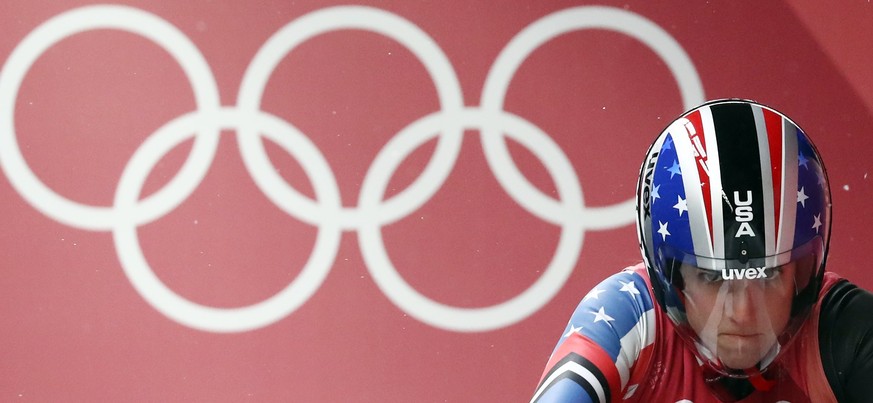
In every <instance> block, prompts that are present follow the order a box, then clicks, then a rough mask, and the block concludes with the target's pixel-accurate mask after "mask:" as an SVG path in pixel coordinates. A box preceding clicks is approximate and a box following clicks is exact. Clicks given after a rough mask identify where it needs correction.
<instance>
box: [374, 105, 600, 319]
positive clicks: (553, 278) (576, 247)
mask: <svg viewBox="0 0 873 403" xmlns="http://www.w3.org/2000/svg"><path fill="white" fill-rule="evenodd" d="M447 120H452V121H455V122H462V123H463V124H464V126H465V128H483V127H488V126H490V125H497V126H500V127H511V128H512V130H513V131H511V132H510V133H509V135H510V136H511V137H512V138H513V139H515V140H517V141H518V142H519V143H521V144H524V145H525V146H527V147H528V148H529V149H531V150H532V151H534V153H535V154H536V156H537V157H539V159H540V161H541V162H542V163H543V165H544V166H546V168H547V170H548V171H549V172H555V171H557V172H563V173H564V176H563V177H567V175H568V173H569V172H572V166H570V165H569V164H568V163H567V160H566V158H556V157H555V156H556V155H563V153H562V152H561V151H560V148H558V147H557V145H556V144H555V143H554V142H552V141H551V139H550V138H549V137H548V135H546V134H545V133H544V132H542V131H541V130H540V129H539V128H538V127H536V126H534V125H533V124H531V123H530V122H528V121H526V120H524V119H521V118H520V117H518V116H515V115H512V114H509V113H499V114H488V113H481V110H479V109H474V108H468V109H466V110H465V111H464V112H463V113H460V114H457V115H456V116H450V117H448V118H446V117H444V116H440V114H432V115H429V116H428V117H425V118H423V119H420V120H419V121H417V122H416V123H414V124H412V125H410V126H409V127H407V128H406V129H404V130H403V131H401V132H400V133H399V134H398V135H397V136H395V137H394V138H393V139H392V141H391V142H389V144H388V145H386V146H385V148H383V149H382V151H381V152H380V153H379V156H380V157H384V158H378V159H377V161H376V162H374V164H373V165H374V167H375V166H380V165H384V168H382V169H372V170H371V171H370V172H382V171H385V172H388V171H389V170H392V171H393V170H394V168H396V165H397V164H399V163H400V162H402V159H396V160H394V161H390V160H389V159H390V158H392V157H395V156H397V155H408V154H409V153H408V151H411V150H413V149H415V148H416V147H417V146H419V145H421V144H423V143H424V142H426V141H427V140H429V139H430V136H433V135H435V133H438V131H439V129H440V123H442V122H445V121H447ZM515 131H518V133H515ZM407 137H410V138H411V139H407ZM401 147H402V148H404V150H400V151H399V150H394V148H401ZM403 151H405V152H406V153H405V154H404V153H403ZM383 159H384V160H385V161H383ZM554 177H555V175H553V178H554ZM389 179H390V177H389V176H387V175H386V176H384V177H382V178H378V179H372V178H371V176H370V175H368V177H367V179H366V180H365V182H364V185H363V186H362V190H361V205H366V204H372V203H377V202H378V201H379V200H380V199H381V195H382V194H384V191H385V189H386V187H387V185H388V180H389ZM556 179H558V178H556ZM556 183H557V185H558V187H559V188H560V190H561V192H560V193H572V191H570V190H568V189H566V188H565V187H566V186H569V187H570V188H571V189H573V188H575V189H574V190H578V182H576V183H573V182H566V181H560V180H557V181H556ZM576 193H577V194H578V193H579V192H578V191H577V192H576ZM380 228H381V227H380V226H379V225H378V223H364V224H363V225H362V226H361V228H359V229H358V235H359V236H358V239H359V244H360V246H361V253H362V255H363V257H364V261H365V262H366V266H367V268H368V269H369V270H370V274H371V275H372V276H373V280H374V281H375V282H376V284H377V285H378V286H379V288H380V289H381V290H382V292H383V293H384V294H385V295H386V296H387V297H388V298H389V299H390V300H391V301H392V302H393V303H394V304H395V305H397V306H398V307H400V308H401V309H402V310H403V311H404V312H407V313H409V314H410V315H412V316H413V317H415V318H417V319H418V320H420V321H422V322H425V323H427V324H430V325H431V326H434V327H438V328H441V329H446V330H452V331H458V332H475V331H486V330H493V329H497V328H501V327H504V326H508V325H510V324H513V323H516V322H518V321H520V320H522V319H524V318H526V317H527V316H529V315H531V314H533V313H534V312H536V311H537V310H539V308H541V307H542V306H543V305H544V304H545V303H547V302H548V301H549V300H551V298H552V297H553V296H554V295H555V294H556V293H557V292H558V291H559V290H560V288H561V286H563V284H564V283H565V282H566V280H567V278H568V277H569V276H570V274H571V273H572V271H573V267H574V265H575V263H576V259H577V257H578V255H579V251H580V250H581V248H582V240H583V236H584V230H583V228H582V226H581V225H580V223H579V222H573V221H568V222H565V223H563V225H562V228H561V236H560V240H559V243H558V247H557V249H556V252H555V255H554V256H553V258H552V260H551V262H549V265H548V267H547V268H546V269H545V270H544V271H543V274H542V275H540V277H539V278H538V279H537V280H536V281H535V282H534V283H533V284H532V285H531V286H530V287H528V288H527V289H526V290H524V291H523V292H522V293H521V294H519V295H517V296H515V297H513V298H511V299H509V300H508V301H505V302H501V303H498V304H495V305H492V306H488V307H481V308H459V307H454V306H450V305H447V304H443V303H440V302H437V301H434V300H432V299H430V298H428V297H426V296H424V295H423V294H421V293H420V292H418V291H417V290H416V289H415V288H413V287H412V286H411V285H409V283H407V282H406V281H405V280H404V279H403V277H402V276H401V275H400V273H399V272H398V271H397V269H396V268H395V267H394V265H393V263H391V259H390V258H389V257H388V252H387V249H386V248H385V245H384V242H383V240H382V233H381V229H380Z"/></svg>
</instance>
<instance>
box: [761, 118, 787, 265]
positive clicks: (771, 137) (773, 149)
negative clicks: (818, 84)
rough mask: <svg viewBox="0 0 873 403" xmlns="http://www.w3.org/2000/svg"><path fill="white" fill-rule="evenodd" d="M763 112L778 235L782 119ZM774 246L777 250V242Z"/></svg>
mask: <svg viewBox="0 0 873 403" xmlns="http://www.w3.org/2000/svg"><path fill="white" fill-rule="evenodd" d="M761 109H762V111H763V112H764V123H765V125H766V126H767V139H768V141H769V143H770V166H771V167H772V169H771V174H772V175H773V217H774V220H775V224H776V225H775V226H774V227H773V228H775V229H776V232H775V234H776V235H777V236H778V234H779V225H780V222H779V217H781V216H780V213H781V210H782V202H783V200H782V162H783V161H782V117H781V116H779V114H777V113H776V112H773V111H771V110H769V109H767V108H761ZM775 244H776V245H777V246H776V247H777V249H778V247H779V246H778V240H776V242H775Z"/></svg>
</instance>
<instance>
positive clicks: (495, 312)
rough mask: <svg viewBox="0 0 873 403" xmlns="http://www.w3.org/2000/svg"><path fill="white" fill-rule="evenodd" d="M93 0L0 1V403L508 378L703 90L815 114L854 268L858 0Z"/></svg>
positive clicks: (861, 203)
mask: <svg viewBox="0 0 873 403" xmlns="http://www.w3.org/2000/svg"><path fill="white" fill-rule="evenodd" d="M88 3H89V2H84V1H83V2H78V1H55V2H49V1H45V2H31V1H5V2H3V3H2V4H0V27H2V28H0V30H2V31H0V32H2V34H3V35H0V60H2V61H3V63H4V64H3V67H2V70H0V163H2V168H3V175H0V206H2V208H0V225H2V231H0V273H2V275H0V332H2V335H3V336H2V341H0V400H3V401H19V400H20V401H128V400H143V401H355V402H369V401H380V402H385V401H391V402H394V401H397V402H400V401H434V402H437V401H438V402H462V401H494V402H498V401H499V402H503V401H524V400H526V399H527V398H528V397H529V395H530V394H531V393H532V391H533V389H534V387H535V385H536V382H537V380H538V378H539V375H540V373H541V371H542V369H543V366H544V365H545V362H546V360H547V358H548V355H549V353H550V352H551V349H552V347H553V345H554V343H555V341H556V340H557V338H558V337H559V336H560V332H561V331H562V330H563V328H564V325H565V323H566V320H567V318H568V317H569V314H570V313H571V312H572V310H573V308H574V307H575V305H576V303H577V302H578V300H579V299H580V298H581V297H582V296H583V295H584V294H585V292H587V290H588V289H589V288H591V287H592V286H593V285H594V284H595V283H597V282H598V281H599V280H600V279H602V278H603V277H605V276H607V275H608V274H610V273H612V272H614V271H616V270H619V269H621V268H622V267H624V266H626V265H629V264H632V263H634V262H636V261H638V260H639V250H638V248H637V243H636V235H635V232H634V229H633V226H632V225H631V219H632V216H633V213H632V207H630V206H631V205H630V204H628V203H629V200H631V198H632V197H633V191H634V182H635V177H636V174H637V170H638V167H639V164H640V161H641V158H642V156H643V152H644V151H645V148H646V147H647V146H648V144H649V142H650V141H651V140H652V139H653V138H654V136H655V135H656V134H657V133H658V132H659V131H660V130H661V129H662V128H663V127H664V126H665V125H666V124H667V123H668V122H669V120H671V119H672V118H674V117H675V116H677V115H678V114H679V113H681V112H682V111H683V110H684V109H686V107H687V106H689V105H690V104H693V103H698V102H699V101H702V100H703V99H712V98H722V97H743V98H751V99H755V100H758V101H761V102H763V103H766V104H769V105H771V106H773V107H775V108H777V109H779V110H781V111H782V112H784V113H786V114H787V115H789V116H791V117H792V118H793V119H794V120H795V121H797V122H798V123H799V124H800V126H801V127H803V128H804V129H805V130H806V131H807V132H808V133H810V135H811V136H812V138H813V139H814V140H815V141H816V143H817V145H818V147H819V149H820V151H821V152H822V154H823V156H824V160H825V162H826V164H827V167H828V169H829V171H828V172H829V176H830V179H831V185H832V191H833V203H834V222H833V238H832V242H831V246H832V247H831V256H830V262H829V265H830V266H829V267H830V269H831V270H834V271H837V272H839V273H841V274H843V275H845V276H847V277H849V278H850V279H852V280H853V281H855V282H857V283H858V284H861V285H862V286H865V287H866V288H873V281H871V279H870V277H869V276H868V275H867V273H865V270H866V268H867V264H866V262H865V260H864V258H865V255H864V252H865V251H866V249H867V248H868V247H869V241H868V240H869V239H870V237H871V236H873V234H871V232H873V229H871V225H873V215H871V214H868V213H867V211H866V209H865V208H866V207H867V206H868V205H869V200H870V198H871V197H873V188H871V185H870V181H871V180H873V178H868V176H869V175H868V174H870V173H873V172H871V162H870V158H869V153H870V151H871V150H873V138H871V136H870V131H871V128H873V119H871V110H873V79H871V78H870V77H871V76H870V74H869V66H870V65H871V62H873V60H871V59H873V44H871V42H870V41H869V38H870V37H871V36H873V28H871V26H870V24H869V23H868V22H869V21H870V20H871V17H873V9H871V6H870V5H869V4H868V3H867V2H851V4H850V3H841V4H840V5H839V8H831V7H828V6H827V5H824V4H823V3H818V2H813V1H804V2H766V3H754V4H753V3H744V2H713V3H715V4H705V3H704V2H692V3H690V4H689V2H683V1H673V2H657V3H654V2H644V1H633V2H610V1H604V2H601V3H598V5H599V6H600V8H592V7H590V6H592V4H588V2H584V1H530V2H521V1H516V2H489V1H457V2H430V1H373V2H359V3H356V5H359V6H366V7H367V8H355V7H349V6H346V3H335V2H332V1H296V2H280V1H262V2H243V1H239V2H209V1H195V2H169V1H167V2H143V1H130V2H119V3H118V5H123V7H107V6H101V7H96V8H89V7H85V6H87V5H88ZM256 3H257V4H256ZM789 3H790V4H789ZM340 4H343V5H344V6H343V7H340V8H334V6H338V5H340ZM77 24H78V25H77ZM274 35H275V36H274ZM271 38H273V39H271ZM525 38H527V39H528V40H529V41H527V42H525ZM295 40H296V42H295ZM266 44H272V45H270V46H273V47H265V45H266ZM510 44H513V45H512V46H509V45H510ZM505 49H509V50H507V51H506V52H509V53H503V52H504V51H505ZM513 49H514V50H513ZM286 51H290V52H289V53H287V54H285V52H286ZM501 55H503V56H501ZM504 57H505V58H506V59H503V58H504ZM262 58H263V59H262ZM267 60H272V61H273V63H274V65H270V63H266V64H263V65H260V66H262V67H264V66H265V67H264V68H263V69H261V70H256V71H255V70H253V71H248V70H247V69H248V68H249V66H250V65H251V64H253V63H254V61H259V62H258V63H261V62H263V61H267ZM512 60H515V61H516V62H517V69H513V67H512V64H511V63H510V64H505V62H507V61H512ZM495 66H497V67H495ZM492 68H498V70H497V71H496V72H492ZM671 69H677V70H675V71H674V70H671ZM674 75H676V76H675V77H674ZM244 77H249V80H251V81H245V80H244ZM259 77H260V82H259V81H258V78H259ZM680 83H681V84H680ZM492 86H493V87H492ZM680 87H682V88H684V91H685V92H684V93H682V92H680ZM259 88H260V89H262V92H261V93H260V94H259ZM197 111H199V113H195V112H197ZM259 132H260V133H262V137H260V140H259V137H257V136H256V134H257V133H259ZM439 133H441V134H439ZM501 133H504V134H505V135H504V136H501ZM195 136H196V138H197V140H196V141H195V140H194V138H195ZM260 144H263V147H262V148H261V147H259V145H260ZM241 150H243V151H242V152H241ZM262 151H263V152H262ZM243 155H247V156H248V157H246V158H249V159H244V158H243ZM186 161H188V163H187V165H186ZM250 171H251V172H254V174H250ZM174 178H175V179H174ZM140 182H141V183H140ZM262 189H263V190H262ZM137 200H139V201H137Z"/></svg>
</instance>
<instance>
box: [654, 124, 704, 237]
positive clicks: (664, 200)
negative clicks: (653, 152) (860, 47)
mask: <svg viewBox="0 0 873 403" xmlns="http://www.w3.org/2000/svg"><path fill="white" fill-rule="evenodd" d="M650 197H651V214H652V246H653V248H654V250H656V251H657V250H659V249H660V246H661V244H663V243H664V242H665V241H666V242H667V243H669V244H670V245H671V246H672V247H673V248H676V249H679V250H682V251H686V252H693V251H694V244H693V242H692V238H691V226H690V224H689V221H688V206H687V205H686V200H687V199H686V197H685V186H684V185H683V183H682V171H681V170H680V169H679V161H678V159H677V158H676V149H675V147H673V136H672V134H670V135H668V136H667V138H666V139H665V140H664V145H663V146H662V147H661V152H660V155H659V156H658V163H657V166H656V167H655V172H654V174H653V177H652V192H651V196H650Z"/></svg>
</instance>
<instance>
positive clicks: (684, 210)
mask: <svg viewBox="0 0 873 403" xmlns="http://www.w3.org/2000/svg"><path fill="white" fill-rule="evenodd" d="M830 216H831V203H830V190H829V186H828V180H827V175H826V173H825V169H824V166H823V164H822V162H821V158H820V157H819V153H818V152H817V151H816V149H815V147H814V145H813V144H812V142H811V141H810V140H809V138H808V137H807V136H806V134H805V133H804V131H803V130H801V129H800V127H798V126H797V125H796V124H795V123H794V122H793V121H791V120H790V119H789V118H788V117H786V116H785V115H783V114H781V113H780V112H778V111H776V110H774V109H771V108H769V107H767V106H764V105H761V104H758V103H756V102H753V101H747V100H739V99H726V100H717V101H712V102H708V103H706V104H703V105H701V106H699V107H697V108H694V109H692V110H690V111H688V112H686V113H685V114H683V115H682V116H680V117H679V118H678V119H676V120H675V121H673V122H672V123H671V124H670V125H669V126H668V127H667V128H666V129H665V130H664V131H663V132H662V133H661V134H660V135H659V136H658V137H657V139H656V140H655V142H654V143H653V144H652V146H651V148H650V149H649V151H648V152H647V154H646V157H645V160H644V162H643V165H642V167H641V170H640V178H639V183H638V186H637V224H638V227H637V230H638V236H639V242H640V249H641V251H642V255H643V259H644V261H645V264H646V267H647V269H648V271H649V274H650V277H651V279H652V288H653V291H654V294H655V297H656V300H657V302H658V304H659V305H660V306H661V309H663V310H664V311H665V312H666V313H667V315H668V317H669V318H670V319H671V320H672V321H673V322H674V324H676V328H677V330H678V331H679V333H680V335H681V336H683V339H684V340H685V341H686V342H687V343H688V344H689V345H691V347H692V351H696V352H699V354H698V358H700V359H701V360H702V361H704V362H708V363H709V364H710V366H712V367H713V368H715V369H716V370H719V371H720V372H723V373H728V374H730V375H731V376H737V375H738V374H737V373H735V372H736V371H733V370H732V369H729V368H726V367H725V365H723V363H721V362H720V361H719V359H718V357H714V355H715V354H713V352H707V351H698V350H701V345H702V344H704V343H702V341H701V338H700V335H698V334H696V333H695V331H694V330H693V329H692V328H691V327H690V326H689V323H688V318H687V316H686V306H685V304H686V301H685V298H686V297H687V295H685V294H684V293H683V288H684V286H685V284H684V281H683V277H682V274H681V273H680V272H679V270H678V269H677V268H678V267H679V264H681V263H684V264H689V265H692V266H694V267H699V268H704V269H708V270H712V272H713V273H717V274H718V275H719V277H720V278H719V281H724V282H728V280H731V279H734V278H736V279H753V278H755V277H757V276H758V275H759V274H760V276H761V277H766V275H765V273H766V272H768V271H766V270H771V269H772V268H778V267H780V266H781V265H785V264H786V263H789V262H798V261H805V262H808V264H802V265H801V264H798V265H797V270H796V273H795V275H794V283H795V285H794V287H793V288H794V290H793V292H794V296H793V301H792V307H791V317H790V320H789V323H788V325H787V326H786V327H785V329H784V332H782V333H781V334H779V335H775V337H777V338H778V343H777V344H778V345H777V346H776V347H775V348H776V351H775V352H774V353H773V354H771V356H770V357H769V358H768V359H767V360H764V361H762V362H759V363H758V364H757V367H758V368H757V369H759V370H764V369H766V367H767V365H769V363H771V362H774V361H775V360H776V356H777V355H778V352H779V350H780V349H781V350H784V347H785V345H786V343H788V342H790V340H791V338H792V336H793V334H794V333H796V331H797V329H799V327H800V325H801V324H802V323H803V321H804V320H805V319H806V317H807V316H808V312H809V308H810V307H811V305H812V303H813V302H814V301H815V299H816V296H817V294H818V291H819V288H820V282H821V278H822V276H823V272H824V261H825V256H826V255H827V245H828V239H829V231H830V221H831V220H830ZM765 268H766V270H765ZM753 269H757V270H758V271H755V270H753ZM704 350H705V349H704ZM746 372H748V371H744V372H742V373H746ZM742 373H741V374H740V376H742Z"/></svg>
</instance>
